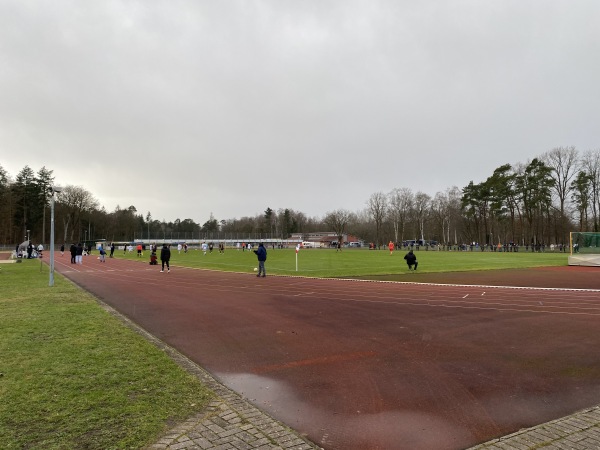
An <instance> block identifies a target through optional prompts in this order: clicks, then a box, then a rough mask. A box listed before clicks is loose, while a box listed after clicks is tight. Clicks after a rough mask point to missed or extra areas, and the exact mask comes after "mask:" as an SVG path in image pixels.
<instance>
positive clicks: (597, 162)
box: [582, 149, 600, 231]
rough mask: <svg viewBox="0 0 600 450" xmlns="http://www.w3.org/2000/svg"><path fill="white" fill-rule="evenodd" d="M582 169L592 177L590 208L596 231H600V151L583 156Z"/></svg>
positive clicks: (590, 151)
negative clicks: (599, 217)
mask: <svg viewBox="0 0 600 450" xmlns="http://www.w3.org/2000/svg"><path fill="white" fill-rule="evenodd" d="M582 168H583V169H584V170H585V172H586V173H587V174H588V176H589V177H590V190H591V192H590V195H591V199H590V206H591V208H592V219H593V221H594V231H598V230H599V229H600V223H599V219H598V216H599V215H600V149H598V150H588V151H586V152H585V153H584V154H583V157H582Z"/></svg>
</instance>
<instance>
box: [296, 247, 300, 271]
mask: <svg viewBox="0 0 600 450" xmlns="http://www.w3.org/2000/svg"><path fill="white" fill-rule="evenodd" d="M299 251H300V244H298V245H296V272H298V252H299Z"/></svg>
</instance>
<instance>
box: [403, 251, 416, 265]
mask: <svg viewBox="0 0 600 450" xmlns="http://www.w3.org/2000/svg"><path fill="white" fill-rule="evenodd" d="M404 259H405V260H406V264H408V270H413V266H415V270H417V266H418V265H419V263H418V262H417V255H415V254H414V253H413V251H412V250H411V251H409V252H408V253H407V254H406V255H404Z"/></svg>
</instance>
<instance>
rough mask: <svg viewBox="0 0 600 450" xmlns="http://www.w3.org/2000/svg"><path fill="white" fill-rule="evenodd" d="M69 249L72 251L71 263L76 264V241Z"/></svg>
mask: <svg viewBox="0 0 600 450" xmlns="http://www.w3.org/2000/svg"><path fill="white" fill-rule="evenodd" d="M69 251H70V252H71V264H75V263H76V261H75V257H76V256H77V246H76V245H75V243H73V244H71V247H70V248H69Z"/></svg>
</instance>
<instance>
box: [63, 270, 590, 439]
mask: <svg viewBox="0 0 600 450" xmlns="http://www.w3.org/2000/svg"><path fill="white" fill-rule="evenodd" d="M65 261H68V259H65ZM86 263H88V264H86V265H84V266H74V265H70V264H63V263H62V262H61V261H59V262H57V266H56V268H57V270H58V271H60V272H62V273H63V274H64V275H66V276H67V277H69V278H70V279H72V280H73V281H74V282H76V283H77V284H79V285H81V286H82V287H84V288H85V289H87V290H89V291H90V292H92V293H93V294H95V295H96V296H97V297H99V298H100V299H101V300H102V301H104V302H106V303H107V304H109V305H111V306H112V307H114V308H115V309H117V310H118V311H120V312H121V313H122V314H124V315H126V316H128V317H129V318H130V319H132V320H133V321H135V322H136V323H138V324H139V325H141V326H142V327H143V328H145V329H146V330H148V331H149V332H150V333H152V334H154V335H155V336H157V337H158V338H160V339H161V340H163V341H164V342H166V343H168V344H169V345H171V346H173V347H175V348H177V349H178V350H179V351H181V352H182V353H184V354H185V355H186V356H188V357H189V358H190V359H192V360H194V361H195V362H197V363H198V364H200V365H201V366H203V367H204V368H206V369H207V370H208V371H210V372H211V373H212V374H213V375H214V376H216V377H217V378H218V379H220V380H221V381H222V382H223V383H224V384H226V385H227V386H229V387H230V388H232V389H234V390H236V391H237V392H240V393H242V394H243V395H244V396H245V397H247V398H248V399H250V400H251V401H252V402H253V403H255V404H256V405H257V406H259V407H260V408H261V409H263V410H265V411H267V412H268V413H269V414H271V415H272V416H274V417H276V418H278V419H279V420H281V421H283V422H285V423H286V424H288V425H289V426H291V427H293V428H295V429H296V430H298V431H300V432H302V433H305V434H306V435H307V436H308V437H309V438H310V439H311V440H312V441H314V442H315V443H317V444H319V445H321V446H322V447H324V448H326V449H344V450H352V449H407V448H410V449H460V448H466V447H469V446H472V445H475V444H477V443H480V442H483V441H486V440H488V439H491V438H493V437H497V436H501V435H505V434H508V433H510V432H513V431H516V430H518V429H520V428H523V427H528V426H532V425H535V424H538V423H541V422H545V421H548V420H551V419H555V418H558V417H561V416H563V415H566V414H569V413H572V412H574V411H576V410H578V409H581V408H584V407H587V406H590V405H594V404H598V403H600V357H599V356H598V355H597V348H598V346H599V345H600V333H598V332H597V330H598V321H599V320H600V292H594V291H583V290H573V291H572V290H548V289H506V288H493V287H485V286H483V285H485V284H486V283H485V280H484V279H483V277H481V276H480V275H479V274H477V275H471V276H470V278H471V280H472V279H473V278H474V277H475V278H477V277H479V278H478V279H477V280H476V281H475V284H480V285H481V286H436V285H421V284H399V283H377V282H360V281H343V280H316V279H304V278H289V277H267V278H265V279H262V278H261V279H258V278H256V277H254V276H253V275H251V274H234V273H221V272H213V271H202V270H193V269H183V268H174V269H173V270H172V272H171V273H169V274H167V273H159V271H158V269H156V268H155V267H149V266H148V265H145V264H140V263H137V262H131V261H122V260H110V261H108V262H107V263H105V264H101V263H99V262H98V261H96V260H91V261H90V260H88V261H86ZM563 269H564V270H562V271H560V270H557V269H552V271H553V272H552V273H553V274H552V275H550V278H551V279H553V280H554V281H555V282H557V283H559V282H560V283H562V284H568V283H567V281H568V280H571V282H573V280H574V279H575V280H576V279H577V278H578V277H580V276H581V278H582V279H583V278H586V279H589V281H587V283H588V285H587V287H589V288H592V286H593V285H594V283H595V284H596V285H597V286H596V288H597V287H600V286H598V285H599V283H598V282H596V280H595V278H597V272H594V273H592V274H591V275H590V274H589V273H587V275H586V271H587V270H589V268H581V269H582V270H579V271H578V270H571V269H573V268H563ZM576 269H577V268H576ZM540 270H541V269H540ZM540 270H532V271H519V273H520V274H522V275H521V276H527V275H528V277H529V279H530V280H535V279H538V278H539V279H543V278H546V279H548V278H549V277H548V275H547V272H549V271H548V270H546V274H545V275H544V274H540ZM525 272H526V273H527V274H526V273H525ZM550 272H551V271H550ZM582 274H583V275H582ZM490 275H491V274H490V273H488V281H489V276H490ZM435 277H437V279H438V281H437V282H439V283H450V282H454V283H458V281H456V280H457V276H456V275H453V274H450V276H448V275H445V274H444V276H442V275H441V274H440V275H431V276H423V277H421V279H420V280H419V281H427V278H429V279H430V280H429V281H433V280H432V278H435ZM444 277H445V278H444ZM499 277H500V278H503V279H505V280H506V279H507V277H508V278H509V279H511V280H512V281H514V282H513V283H507V284H510V285H514V286H517V285H519V284H518V283H519V282H518V280H516V279H515V277H516V275H515V277H513V276H512V275H510V273H509V272H507V271H503V273H502V274H501V275H499ZM449 278H450V279H454V281H448V279H449ZM444 279H445V280H446V281H444ZM560 279H563V280H564V281H560ZM515 280H516V281H515ZM463 281H464V276H463ZM576 281H577V280H576ZM578 281H581V280H578ZM532 282H533V281H532ZM459 284H460V283H459ZM490 284H493V282H492V283H490ZM557 287H558V286H557ZM562 287H567V286H562ZM571 287H573V286H572V285H571Z"/></svg>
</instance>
